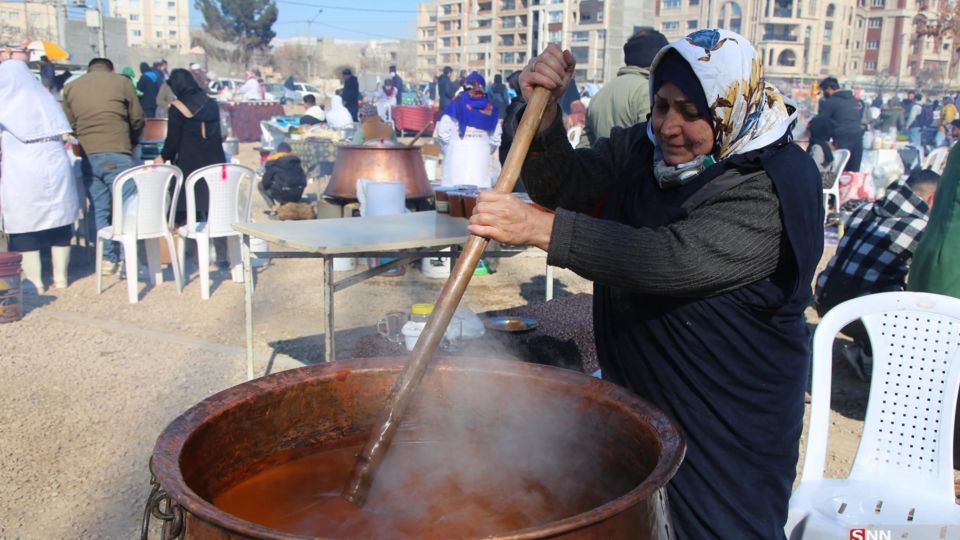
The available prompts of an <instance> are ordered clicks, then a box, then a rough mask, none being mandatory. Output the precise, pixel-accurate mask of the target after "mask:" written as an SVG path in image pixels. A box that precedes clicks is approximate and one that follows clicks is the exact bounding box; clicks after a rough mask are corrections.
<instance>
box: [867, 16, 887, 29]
mask: <svg viewBox="0 0 960 540" xmlns="http://www.w3.org/2000/svg"><path fill="white" fill-rule="evenodd" d="M881 27H883V17H870V22H869V24H867V28H881Z"/></svg>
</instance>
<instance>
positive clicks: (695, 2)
mask: <svg viewBox="0 0 960 540" xmlns="http://www.w3.org/2000/svg"><path fill="white" fill-rule="evenodd" d="M690 5H691V6H699V5H700V0H690Z"/></svg>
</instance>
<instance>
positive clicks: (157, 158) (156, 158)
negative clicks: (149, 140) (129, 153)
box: [153, 156, 163, 165]
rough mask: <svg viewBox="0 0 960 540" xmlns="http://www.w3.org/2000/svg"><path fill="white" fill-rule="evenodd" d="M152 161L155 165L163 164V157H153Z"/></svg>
mask: <svg viewBox="0 0 960 540" xmlns="http://www.w3.org/2000/svg"><path fill="white" fill-rule="evenodd" d="M153 163H154V164H155V165H163V157H161V156H157V157H155V158H154V159H153Z"/></svg>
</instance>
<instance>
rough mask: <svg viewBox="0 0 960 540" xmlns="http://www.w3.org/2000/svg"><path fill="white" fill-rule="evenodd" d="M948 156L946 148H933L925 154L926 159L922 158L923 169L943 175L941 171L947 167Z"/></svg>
mask: <svg viewBox="0 0 960 540" xmlns="http://www.w3.org/2000/svg"><path fill="white" fill-rule="evenodd" d="M948 155H949V150H947V149H946V148H942V147H941V148H934V149H933V150H931V151H930V153H929V154H927V157H926V158H924V160H923V168H924V169H931V170H933V172H935V173H937V174H943V169H944V167H946V166H947V156H948Z"/></svg>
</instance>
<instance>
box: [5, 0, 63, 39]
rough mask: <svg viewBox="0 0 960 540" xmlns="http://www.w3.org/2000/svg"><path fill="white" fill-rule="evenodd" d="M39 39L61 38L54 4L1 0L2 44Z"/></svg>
mask: <svg viewBox="0 0 960 540" xmlns="http://www.w3.org/2000/svg"><path fill="white" fill-rule="evenodd" d="M37 39H49V40H52V41H58V40H59V39H60V36H58V35H57V13H56V10H55V8H54V6H53V5H52V4H36V3H32V2H0V44H3V43H20V42H21V41H33V40H37Z"/></svg>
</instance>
